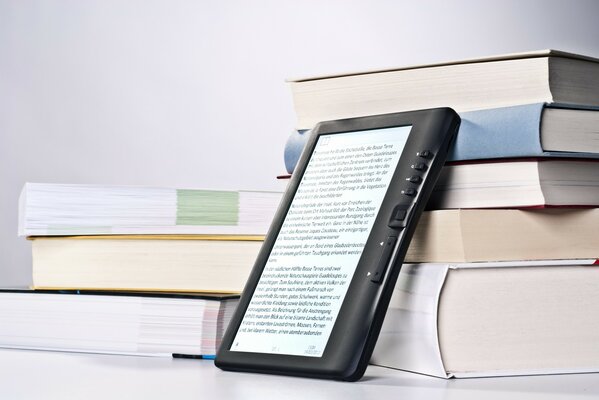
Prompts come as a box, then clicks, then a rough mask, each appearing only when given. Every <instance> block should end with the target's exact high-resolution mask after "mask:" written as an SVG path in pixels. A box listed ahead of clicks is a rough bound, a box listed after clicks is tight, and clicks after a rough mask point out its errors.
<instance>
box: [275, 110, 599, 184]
mask: <svg viewBox="0 0 599 400" xmlns="http://www.w3.org/2000/svg"><path fill="white" fill-rule="evenodd" d="M460 117H461V119H462V123H461V124H460V130H459V132H458V135H457V137H456V140H455V142H454V143H453V145H452V148H451V150H450V152H449V156H448V161H465V160H481V159H494V158H518V157H586V158H599V130H598V129H597V126H599V109H591V108H585V107H581V106H578V107H573V106H571V107H566V106H560V105H557V104H546V103H534V104H523V105H517V106H511V107H500V108H492V109H485V110H476V111H470V112H462V113H460ZM308 136H309V131H306V130H301V131H295V132H293V133H292V134H291V135H290V136H289V138H288V139H287V142H286V144H285V150H284V159H285V167H286V169H287V172H288V173H292V172H293V170H294V169H295V165H296V164H297V160H298V159H299V156H300V154H301V152H302V150H303V148H304V144H305V143H306V141H307V139H308Z"/></svg>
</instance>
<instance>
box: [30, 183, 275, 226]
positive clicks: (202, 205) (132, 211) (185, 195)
mask: <svg viewBox="0 0 599 400" xmlns="http://www.w3.org/2000/svg"><path fill="white" fill-rule="evenodd" d="M281 197H282V193H278V192H259V191H225V190H203V189H173V188H153V187H137V186H112V185H67V184H52V183H27V184H26V185H25V186H24V187H23V190H22V192H21V197H20V201H19V235H22V236H48V235H108V234H125V235H126V234H219V235H228V234H232V235H265V234H266V232H267V230H268V228H269V226H270V223H271V220H272V218H273V216H274V213H275V211H276V209H277V207H278V205H279V201H280V199H281Z"/></svg>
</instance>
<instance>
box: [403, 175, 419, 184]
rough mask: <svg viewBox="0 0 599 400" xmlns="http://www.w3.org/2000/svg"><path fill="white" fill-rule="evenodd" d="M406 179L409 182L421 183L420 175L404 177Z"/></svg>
mask: <svg viewBox="0 0 599 400" xmlns="http://www.w3.org/2000/svg"><path fill="white" fill-rule="evenodd" d="M406 181H408V182H411V183H421V182H422V177H421V176H420V175H412V176H410V177H409V178H406Z"/></svg>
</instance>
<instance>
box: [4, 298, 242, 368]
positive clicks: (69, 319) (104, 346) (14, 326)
mask: <svg viewBox="0 0 599 400" xmlns="http://www.w3.org/2000/svg"><path fill="white" fill-rule="evenodd" d="M237 302H238V298H237V296H216V295H200V294H181V293H170V294H167V293H163V294H158V293H124V292H122V293H114V292H107V293H96V292H83V291H72V292H58V291H54V292H49V291H28V290H0V347H4V348H18V349H37V350H55V351H69V352H86V353H112V354H133V355H145V356H169V357H170V356H173V355H175V356H193V357H207V358H211V357H213V356H214V355H215V354H216V350H217V349H218V346H219V345H220V341H221V339H222V335H223V333H224V330H225V329H226V327H227V324H228V323H229V321H230V319H231V315H232V312H233V311H234V309H235V306H236V305H237Z"/></svg>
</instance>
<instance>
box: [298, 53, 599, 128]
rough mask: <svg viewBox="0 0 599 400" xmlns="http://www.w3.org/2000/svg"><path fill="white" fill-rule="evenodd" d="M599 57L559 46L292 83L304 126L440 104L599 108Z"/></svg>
mask: <svg viewBox="0 0 599 400" xmlns="http://www.w3.org/2000/svg"><path fill="white" fill-rule="evenodd" d="M597 77H599V60H597V59H595V58H591V57H585V56H583V55H578V54H572V53H566V52H561V51H555V50H541V51H533V52H528V53H519V54H508V55H503V56H495V57H487V58H479V59H472V60H460V61H454V62H447V63H438V64H429V65H417V66H412V67H405V68H396V69H388V70H380V71H364V72H358V73H348V74H340V75H332V76H317V77H312V78H303V79H295V80H291V81H290V82H289V85H290V88H291V92H292V95H293V102H294V107H295V113H296V115H297V119H298V122H297V126H296V128H298V129H311V128H313V127H314V125H316V124H317V123H318V122H320V121H328V120H334V119H341V118H351V117H359V116H365V115H374V114H386V113H391V112H398V111H407V110H417V109H423V108H434V107H452V108H453V109H455V110H456V111H458V112H463V111H471V110H477V109H484V108H496V107H507V106H513V105H517V104H530V103H563V104H573V105H575V104H579V105H587V106H599V79H598V78H597Z"/></svg>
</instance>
